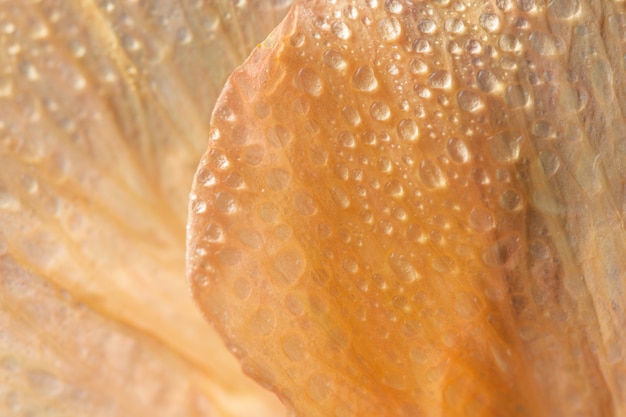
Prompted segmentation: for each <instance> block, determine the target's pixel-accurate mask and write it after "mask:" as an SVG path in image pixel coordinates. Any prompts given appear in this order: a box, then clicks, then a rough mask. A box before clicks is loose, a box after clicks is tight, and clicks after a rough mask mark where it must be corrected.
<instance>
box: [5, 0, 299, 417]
mask: <svg viewBox="0 0 626 417" xmlns="http://www.w3.org/2000/svg"><path fill="white" fill-rule="evenodd" d="M287 6H288V2H284V3H271V4H270V3H269V2H260V1H259V2H258V1H252V2H245V3H240V4H237V5H236V4H234V3H231V2H221V1H187V0H185V1H170V0H164V1H161V0H159V1H150V2H138V1H95V0H94V1H89V0H77V1H65V0H60V1H55V0H41V1H39V0H37V1H30V0H27V1H22V0H15V1H13V0H2V1H0V27H1V29H0V63H1V67H2V68H0V167H1V168H0V253H2V256H3V258H2V260H1V261H0V264H1V265H2V272H1V274H0V275H1V278H2V289H1V290H0V291H1V292H2V303H1V304H0V317H2V328H1V329H0V334H2V338H1V339H0V361H2V360H6V361H8V363H14V362H15V363H18V364H19V366H17V365H16V366H17V368H19V369H20V371H16V373H13V374H3V380H2V381H3V382H2V384H4V378H5V377H6V378H8V379H7V381H8V387H9V388H8V389H9V392H6V398H14V399H15V401H13V400H11V401H9V400H7V401H6V402H5V401H4V398H5V397H4V395H5V393H4V392H3V393H2V394H1V395H2V398H3V399H2V400H0V414H2V415H32V414H29V413H36V415H45V413H46V412H47V413H48V415H92V413H93V415H208V414H210V415H249V416H266V415H281V414H282V411H281V410H282V408H283V407H282V406H280V404H279V403H278V402H277V401H276V400H275V399H274V398H272V396H271V395H270V394H267V393H265V392H263V390H261V389H259V388H257V387H256V385H255V384H253V383H252V382H251V381H249V379H248V378H246V377H245V376H244V375H243V374H242V373H241V371H240V369H239V365H238V364H237V362H236V361H234V360H233V359H232V357H231V356H230V355H229V354H228V351H227V350H226V349H225V348H224V346H223V344H222V343H221V340H220V339H219V338H218V337H217V336H216V335H215V334H214V333H213V332H212V331H211V330H210V328H209V326H208V325H207V324H206V323H205V322H204V321H203V320H202V318H201V316H200V314H199V313H198V312H197V309H195V308H194V306H193V303H192V302H191V300H190V297H189V293H188V289H187V287H186V283H185V279H184V262H185V261H184V233H185V232H184V230H185V226H184V225H185V216H186V201H187V198H188V192H189V186H190V184H191V180H192V177H193V172H194V170H195V168H196V165H197V162H198V158H199V156H200V154H201V152H202V150H203V148H204V146H205V143H206V140H207V131H208V121H209V116H210V113H211V111H212V109H213V104H214V102H215V99H216V97H217V94H218V92H219V91H220V89H221V88H222V84H223V83H224V81H225V79H226V77H227V75H228V73H229V72H230V71H232V69H233V68H234V67H235V66H236V65H238V64H239V63H241V62H242V61H243V59H244V58H245V56H246V55H247V54H248V53H249V51H250V49H251V48H252V47H253V46H254V45H255V44H256V43H257V42H258V41H259V40H261V39H263V38H264V37H265V36H266V35H267V33H269V31H270V30H271V28H272V27H273V26H274V25H275V24H277V22H278V21H279V19H280V18H281V17H282V16H283V15H284V13H285V12H286V7H287ZM261 17H262V18H261ZM252 22H254V24H253V23H252ZM15 287H19V288H21V289H22V290H23V291H24V292H26V293H27V295H28V296H27V297H26V299H25V300H24V301H21V300H22V299H21V298H20V297H21V296H20V295H19V294H17V293H16V292H14V291H12V289H13V288H15ZM64 292H65V293H64ZM63 294H69V295H68V297H69V299H70V301H68V300H67V299H66V298H65V296H64V295H63ZM39 297H41V298H42V301H41V302H40V303H39V304H38V305H37V310H38V311H37V312H36V313H37V315H36V316H35V317H33V316H32V314H34V313H33V312H32V311H31V309H32V306H30V304H33V303H35V300H36V299H37V298H39ZM77 303H82V305H83V306H84V307H76V304H77ZM66 311H67V313H65V312H66ZM46 315H50V316H51V317H56V316H59V315H67V316H68V317H69V318H68V319H67V321H64V320H60V321H55V320H51V321H46V320H45V317H46ZM105 335H108V336H106V337H105ZM101 338H106V339H107V341H106V342H103V343H105V344H106V346H105V347H102V348H101V349H102V350H98V349H100V347H99V346H95V345H97V343H96V341H97V340H100V339H101ZM47 345H50V352H49V351H48V348H45V346H47ZM118 345H119V346H118ZM40 346H41V348H40ZM107 349H109V350H107ZM124 349H127V354H126V356H124V355H123V352H121V351H123V350H124ZM42 350H43V351H42ZM104 350H106V352H103V351H104ZM118 350H119V351H120V352H119V355H118ZM102 357H106V359H105V363H106V364H109V365H111V370H105V369H103V364H102V363H101V359H102ZM135 358H136V363H135V362H133V361H134V360H135ZM12 366H13V365H11V367H12ZM125 368H127V369H125ZM144 368H145V369H144ZM151 368H154V369H153V370H154V372H153V373H152V374H151V373H150V372H151V371H150V369H151ZM28 369H31V370H33V369H34V370H37V369H40V370H42V372H45V373H46V375H47V376H46V377H45V378H44V379H46V378H47V379H48V380H52V379H54V380H55V381H57V382H55V383H54V385H55V386H58V387H61V386H64V387H70V386H73V387H74V388H76V387H78V388H80V390H79V391H80V392H79V391H72V392H73V393H72V394H71V395H74V397H73V398H69V397H68V396H67V395H70V394H69V393H68V390H69V388H67V389H63V390H61V389H60V388H59V391H58V392H57V390H56V388H55V395H52V396H47V394H46V392H42V391H41V390H36V389H35V390H31V391H29V389H30V388H29V385H28V383H22V382H23V380H24V379H23V378H26V377H24V376H23V375H26V374H28V372H30V371H28V372H27V370H28ZM113 369H116V370H117V371H115V372H114V371H113ZM118 371H119V372H121V373H117V372H118ZM37 372H39V371H37ZM131 374H132V375H131ZM7 375H8V376H7ZM94 375H98V378H101V379H100V380H94V378H93V376H94ZM120 375H124V376H125V377H128V378H127V380H126V382H127V383H128V384H133V385H135V387H133V388H128V392H126V393H124V394H121V393H119V392H117V391H119V390H122V389H125V387H124V385H123V383H122V380H119V379H116V378H118V377H119V376H120ZM129 375H131V376H129ZM20 378H22V379H20ZM168 378H172V380H171V381H167V379H168ZM26 379H28V378H26ZM109 379H110V380H109ZM175 380H176V381H178V382H174V381H175ZM57 383H58V384H57ZM142 384H145V385H146V387H145V389H146V390H147V391H150V390H154V391H150V392H149V395H148V394H142V392H141V390H142V389H143V388H141V387H140V386H141V385H142ZM149 384H152V388H149V387H148V385H149ZM74 388H72V389H74ZM78 388H76V389H78ZM179 389H180V391H177V390H179ZM185 390H186V391H185ZM192 391H193V392H195V394H193V395H192V394H190V393H191V392H192ZM170 393H171V395H170ZM134 395H137V396H139V397H141V398H138V399H137V401H136V403H135V402H133V401H132V398H133V396H134ZM194 395H195V396H197V397H198V401H199V402H202V403H205V404H210V406H208V407H204V408H203V407H200V409H197V410H195V411H194V410H193V409H192V408H193V407H191V406H188V404H187V403H186V402H185V401H187V399H183V400H182V401H181V398H182V397H185V398H187V397H189V398H188V399H189V400H190V401H191V400H192V398H191V397H193V396H194ZM186 396H187V397H186ZM193 401H195V400H193ZM107 402H110V404H108V403H107ZM18 405H19V407H18ZM48 406H49V409H48V408H47V407H48ZM46 410H48V411H46ZM89 410H91V411H89ZM14 413H16V414H14ZM194 413H195V414H194Z"/></svg>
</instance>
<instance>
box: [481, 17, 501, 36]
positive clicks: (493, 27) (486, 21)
mask: <svg viewBox="0 0 626 417" xmlns="http://www.w3.org/2000/svg"><path fill="white" fill-rule="evenodd" d="M478 22H479V24H480V26H481V27H482V28H483V29H485V30H486V31H487V32H496V31H497V30H498V29H500V18H499V17H498V16H497V15H495V14H492V13H483V14H481V15H480V17H479V18H478Z"/></svg>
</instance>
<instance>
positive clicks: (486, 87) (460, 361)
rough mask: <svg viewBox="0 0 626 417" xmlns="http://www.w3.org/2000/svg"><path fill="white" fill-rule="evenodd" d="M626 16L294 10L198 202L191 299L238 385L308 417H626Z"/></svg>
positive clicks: (240, 98) (258, 64)
mask: <svg viewBox="0 0 626 417" xmlns="http://www.w3.org/2000/svg"><path fill="white" fill-rule="evenodd" d="M600 4H601V6H602V7H600ZM623 11H624V5H623V3H599V2H596V3H593V4H589V3H583V2H574V3H571V4H570V3H569V2H560V1H552V2H550V3H549V4H544V3H539V2H534V1H518V2H517V3H514V2H507V1H503V2H494V3H492V2H482V3H481V4H480V5H478V4H472V6H470V7H468V6H466V5H465V4H464V3H461V2H448V1H439V2H432V3H409V2H403V1H396V0H386V1H385V2H377V1H375V0H374V1H367V2H364V3H353V2H349V1H341V0H340V1H337V2H326V1H307V2H303V3H299V4H298V5H297V6H295V8H294V9H293V10H292V11H291V12H290V14H289V15H288V17H287V18H286V20H285V21H284V22H283V23H282V25H281V26H280V27H279V28H278V29H277V30H275V32H274V33H273V34H272V35H271V36H270V38H269V39H268V41H266V42H265V43H264V44H263V45H261V46H260V47H259V48H257V49H256V50H255V51H254V53H253V54H252V56H251V57H250V58H249V59H248V61H247V62H246V63H245V64H244V65H243V66H242V67H241V68H240V69H238V70H236V71H235V72H234V73H233V74H232V76H231V77H230V79H229V81H228V83H227V85H226V88H225V90H224V92H223V93H222V95H221V97H220V98H219V99H218V103H217V106H216V110H215V111H214V114H213V120H212V126H211V132H210V142H209V149H208V151H207V152H206V154H205V155H204V157H203V159H202V162H201V164H200V167H199V169H198V172H197V174H196V177H195V182H194V186H193V192H192V195H191V205H190V221H189V233H188V274H189V276H190V280H191V286H192V290H193V292H194V295H195V297H196V299H197V300H198V302H199V304H200V306H201V308H202V310H203V311H204V313H205V314H206V316H207V317H208V318H209V320H210V321H211V322H212V323H213V324H214V325H215V326H216V327H217V328H218V330H219V331H220V332H221V333H222V335H223V336H224V337H225V339H226V340H227V342H228V344H229V346H231V349H232V350H233V351H234V352H235V354H236V355H237V356H238V357H239V359H240V361H241V362H242V364H243V367H244V369H245V370H246V371H247V372H248V373H249V374H250V375H252V376H254V377H255V378H256V379H258V380H259V381H260V382H262V383H263V384H264V385H266V386H268V387H270V388H271V389H273V390H274V391H275V392H277V393H278V395H279V396H280V397H281V398H282V399H283V401H284V402H286V403H287V404H289V405H290V406H292V407H293V408H294V409H295V410H296V413H297V414H298V415H301V416H333V415H334V416H341V417H343V416H363V415H376V416H416V415H424V416H440V415H450V416H500V415H511V416H550V415H593V416H606V415H621V414H623V413H624V412H626V410H625V409H624V407H626V406H625V405H624V404H626V396H625V392H624V390H625V388H624V387H625V385H624V382H625V381H626V379H625V377H626V373H625V372H626V369H625V367H624V352H623V350H624V347H623V344H622V342H623V341H624V340H625V339H624V328H625V327H624V321H625V320H624V319H625V315H624V306H625V302H624V294H623V290H622V287H623V284H624V281H625V280H624V277H623V271H625V270H626V268H625V265H624V262H625V261H624V260H623V256H622V255H623V254H624V253H626V251H625V250H624V249H626V248H625V247H624V246H625V245H626V239H624V238H625V237H626V234H625V233H624V228H623V223H622V220H621V219H622V207H624V205H623V202H624V201H626V200H624V189H623V185H622V184H623V183H624V179H625V175H626V174H625V173H626V171H625V170H624V169H623V168H624V165H623V159H624V158H623V157H622V156H623V152H624V151H623V149H622V147H621V145H619V144H620V143H621V142H620V137H621V135H622V134H623V133H620V132H623V131H624V117H623V115H622V113H621V111H620V103H624V102H626V97H625V96H626V92H625V91H624V88H623V84H621V80H622V79H623V74H624V69H623V66H622V65H623V62H622V59H621V57H622V56H623V54H624V52H625V48H624V44H623V43H622V42H621V40H620V39H619V36H620V34H623V27H622V25H621V23H618V22H621V21H622V20H623V19H622V17H623V15H622V14H620V12H623ZM594 13H599V15H595V14H594ZM598 22H604V23H602V24H603V25H604V24H605V23H606V24H608V25H609V26H610V27H612V28H613V29H611V30H612V32H611V33H606V34H605V36H606V37H605V38H601V34H603V33H604V32H601V31H600V27H599V26H598V25H599V23H598ZM611 22H613V23H611ZM611 25H613V26H611ZM605 47H606V49H605ZM617 79H619V80H620V82H617ZM613 153H616V154H617V155H619V156H612V154H613Z"/></svg>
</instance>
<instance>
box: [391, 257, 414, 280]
mask: <svg viewBox="0 0 626 417" xmlns="http://www.w3.org/2000/svg"><path fill="white" fill-rule="evenodd" d="M389 266H390V267H391V270H392V271H393V273H394V274H395V275H396V277H398V279H400V281H402V282H408V283H410V282H413V281H415V280H416V279H418V278H419V277H420V276H419V274H418V273H417V271H416V270H415V267H414V266H413V265H412V264H411V262H409V261H408V260H407V259H406V258H405V257H404V256H403V255H400V254H398V253H396V252H392V253H391V256H390V257H389Z"/></svg>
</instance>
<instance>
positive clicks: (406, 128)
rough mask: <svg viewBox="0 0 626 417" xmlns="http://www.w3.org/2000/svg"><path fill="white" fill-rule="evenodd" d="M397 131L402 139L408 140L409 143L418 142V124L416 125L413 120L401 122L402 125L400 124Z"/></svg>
mask: <svg viewBox="0 0 626 417" xmlns="http://www.w3.org/2000/svg"><path fill="white" fill-rule="evenodd" d="M397 131H398V135H399V136H400V139H402V140H407V141H409V142H413V141H415V140H417V136H418V134H419V129H418V127H417V123H415V121H414V120H412V119H402V120H400V123H398V127H397Z"/></svg>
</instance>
